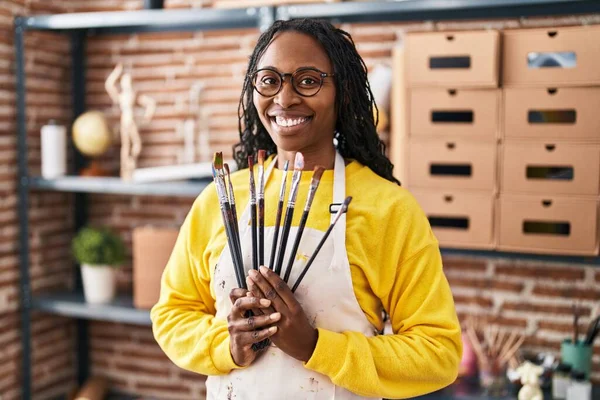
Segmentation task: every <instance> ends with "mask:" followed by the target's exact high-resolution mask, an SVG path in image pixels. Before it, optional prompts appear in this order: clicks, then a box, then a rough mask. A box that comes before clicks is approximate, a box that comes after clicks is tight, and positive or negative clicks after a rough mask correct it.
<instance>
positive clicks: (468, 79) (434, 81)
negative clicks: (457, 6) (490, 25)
mask: <svg viewBox="0 0 600 400" xmlns="http://www.w3.org/2000/svg"><path fill="white" fill-rule="evenodd" d="M499 49H500V33H499V32H497V31H471V32H464V31H461V32H428V33H410V34H408V35H406V63H407V64H406V65H407V71H406V73H407V79H408V84H409V86H411V87H416V86H421V87H422V86H443V87H451V88H458V87H479V88H483V87H487V88H494V87H498V69H499V63H500V62H499Z"/></svg>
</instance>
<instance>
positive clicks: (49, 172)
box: [41, 120, 67, 179]
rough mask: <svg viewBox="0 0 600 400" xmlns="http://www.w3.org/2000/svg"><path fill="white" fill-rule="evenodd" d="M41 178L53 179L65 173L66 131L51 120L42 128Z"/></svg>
mask: <svg viewBox="0 0 600 400" xmlns="http://www.w3.org/2000/svg"><path fill="white" fill-rule="evenodd" d="M41 137H42V176H43V177H44V178H45V179H54V178H57V177H59V176H64V175H66V173H67V129H66V128H65V127H64V126H62V125H57V124H56V122H55V121H53V120H51V121H50V122H48V124H47V125H44V126H42V131H41Z"/></svg>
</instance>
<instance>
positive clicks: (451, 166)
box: [408, 137, 496, 192]
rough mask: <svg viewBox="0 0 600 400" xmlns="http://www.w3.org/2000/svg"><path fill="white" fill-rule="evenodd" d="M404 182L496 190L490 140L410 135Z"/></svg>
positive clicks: (493, 151) (439, 187)
mask: <svg viewBox="0 0 600 400" xmlns="http://www.w3.org/2000/svg"><path fill="white" fill-rule="evenodd" d="M408 158H409V159H408V185H409V186H410V187H411V188H413V187H420V188H437V189H475V190H487V191H489V192H492V191H495V190H496V142H495V141H494V140H469V139H464V138H460V139H451V138H448V139H440V138H435V139H429V138H426V139H424V138H415V137H412V138H410V141H409V155H408Z"/></svg>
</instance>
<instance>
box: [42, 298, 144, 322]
mask: <svg viewBox="0 0 600 400" xmlns="http://www.w3.org/2000/svg"><path fill="white" fill-rule="evenodd" d="M31 307H32V309H33V310H38V311H44V312H48V313H52V314H56V315H62V316H66V317H71V318H78V319H81V320H86V321H87V320H96V321H110V322H119V323H125V324H131V325H140V326H151V325H152V322H151V321H150V310H145V309H137V308H135V307H134V305H133V298H132V297H131V296H128V295H118V296H117V297H116V298H115V299H114V300H113V301H112V302H110V303H108V304H89V303H87V302H86V301H85V298H84V296H83V292H73V293H48V294H43V295H35V296H33V297H32V299H31Z"/></svg>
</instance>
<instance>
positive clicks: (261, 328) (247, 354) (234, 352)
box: [227, 289, 281, 367]
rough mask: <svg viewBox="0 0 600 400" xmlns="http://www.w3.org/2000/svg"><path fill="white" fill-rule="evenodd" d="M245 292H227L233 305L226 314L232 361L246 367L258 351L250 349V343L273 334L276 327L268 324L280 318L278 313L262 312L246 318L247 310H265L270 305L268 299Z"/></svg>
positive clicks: (241, 290) (239, 290)
mask: <svg viewBox="0 0 600 400" xmlns="http://www.w3.org/2000/svg"><path fill="white" fill-rule="evenodd" d="M246 292H247V291H246V290H245V289H233V290H232V291H231V293H229V298H230V299H231V302H232V303H233V307H232V308H231V312H230V313H229V315H228V316H227V325H228V329H229V335H230V337H231V340H230V342H229V351H230V352H231V356H232V358H233V361H234V362H235V363H236V364H237V365H239V366H240V367H246V366H248V365H250V364H251V363H252V362H253V361H254V360H255V359H256V357H257V356H258V353H257V352H255V351H254V350H252V345H253V344H254V343H258V342H260V341H262V340H264V339H267V338H269V337H271V336H273V335H274V334H275V333H276V332H277V327H276V326H271V327H268V326H269V325H271V324H273V323H274V322H277V321H279V319H280V318H281V314H279V313H263V315H257V316H250V317H248V318H246V315H247V312H248V311H249V310H261V311H262V310H265V311H266V310H268V309H269V308H270V307H269V306H270V305H271V301H270V300H267V299H259V298H257V297H249V296H246Z"/></svg>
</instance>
